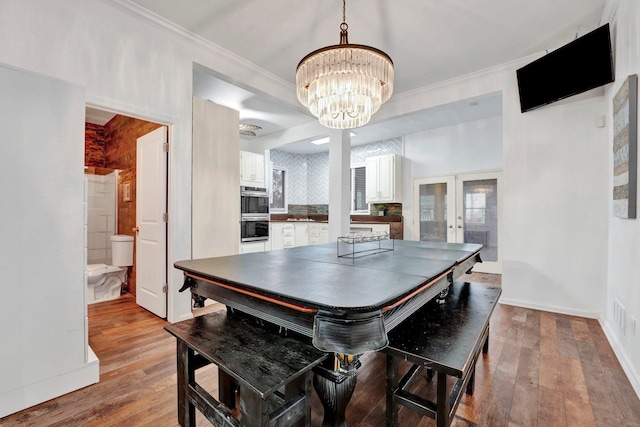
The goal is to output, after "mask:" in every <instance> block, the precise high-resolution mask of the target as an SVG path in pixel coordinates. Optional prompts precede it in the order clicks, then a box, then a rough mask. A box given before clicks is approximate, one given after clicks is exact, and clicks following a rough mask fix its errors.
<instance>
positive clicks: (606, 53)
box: [516, 24, 615, 113]
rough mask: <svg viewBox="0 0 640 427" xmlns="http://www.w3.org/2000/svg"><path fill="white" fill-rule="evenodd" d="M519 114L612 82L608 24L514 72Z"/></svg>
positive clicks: (612, 71) (612, 73)
mask: <svg viewBox="0 0 640 427" xmlns="http://www.w3.org/2000/svg"><path fill="white" fill-rule="evenodd" d="M516 74H517V78H518V91H519V93H520V110H521V111H522V112H523V113H524V112H525V111H529V110H533V109H535V108H538V107H541V106H543V105H547V104H550V103H552V102H555V101H559V100H561V99H563V98H567V97H569V96H572V95H577V94H579V93H582V92H586V91H588V90H591V89H594V88H596V87H599V86H602V85H604V84H607V83H611V82H612V81H613V80H614V77H615V76H614V70H613V54H612V51H611V35H610V33H609V24H605V25H603V26H601V27H599V28H597V29H595V30H593V31H591V32H590V33H587V34H585V35H584V36H582V37H579V38H577V39H575V40H574V41H572V42H570V43H567V44H566V45H564V46H562V47H560V48H558V49H556V50H554V51H553V52H551V53H549V54H547V55H545V56H543V57H542V58H540V59H537V60H535V61H533V62H532V63H530V64H527V65H525V66H524V67H522V68H520V69H519V70H517V71H516Z"/></svg>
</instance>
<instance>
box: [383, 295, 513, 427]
mask: <svg viewBox="0 0 640 427" xmlns="http://www.w3.org/2000/svg"><path fill="white" fill-rule="evenodd" d="M501 292H502V290H501V289H500V288H498V287H492V286H485V285H480V284H471V283H462V282H454V283H453V284H452V285H451V289H450V292H449V296H448V297H447V299H446V302H444V303H443V304H439V303H437V302H435V301H431V302H430V303H429V304H427V305H425V306H424V307H422V308H421V309H420V310H418V311H417V312H416V313H414V314H413V315H412V316H411V317H409V318H408V319H407V320H405V321H404V322H402V323H401V324H400V325H398V326H397V327H396V328H394V329H393V330H392V331H391V332H390V333H389V345H388V346H387V347H386V348H385V349H384V350H382V351H383V352H384V353H386V354H387V415H386V423H387V426H393V427H395V426H397V425H398V405H403V406H406V407H407V408H409V409H411V410H414V411H416V412H418V413H420V414H422V415H426V416H429V417H430V418H433V419H435V420H436V425H437V426H438V427H447V426H449V425H450V424H451V421H452V419H453V416H454V415H455V412H456V409H457V407H458V404H459V403H460V399H461V398H462V394H463V393H462V391H463V390H465V389H466V392H467V394H473V385H474V377H475V365H476V361H477V359H478V357H479V355H480V353H481V351H482V352H483V353H487V352H488V350H489V320H490V317H491V313H492V312H493V309H494V307H495V306H496V304H497V302H498V298H499V297H500V294H501ZM400 359H403V360H406V361H409V362H411V363H412V364H413V365H412V366H411V368H410V369H409V371H408V372H407V373H406V374H405V375H404V376H403V378H402V379H401V380H399V376H398V361H399V360H400ZM422 369H427V379H429V380H430V379H431V378H432V374H433V372H435V373H436V374H437V385H436V399H435V402H434V401H432V400H428V399H426V398H423V397H421V396H418V395H416V394H413V393H411V392H409V388H410V386H411V384H412V382H413V381H414V380H415V379H416V378H417V377H419V373H420V372H421V370H422ZM448 377H455V378H458V379H457V380H456V382H455V384H454V385H453V387H451V386H450V382H451V381H448Z"/></svg>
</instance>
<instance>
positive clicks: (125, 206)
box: [85, 107, 168, 318]
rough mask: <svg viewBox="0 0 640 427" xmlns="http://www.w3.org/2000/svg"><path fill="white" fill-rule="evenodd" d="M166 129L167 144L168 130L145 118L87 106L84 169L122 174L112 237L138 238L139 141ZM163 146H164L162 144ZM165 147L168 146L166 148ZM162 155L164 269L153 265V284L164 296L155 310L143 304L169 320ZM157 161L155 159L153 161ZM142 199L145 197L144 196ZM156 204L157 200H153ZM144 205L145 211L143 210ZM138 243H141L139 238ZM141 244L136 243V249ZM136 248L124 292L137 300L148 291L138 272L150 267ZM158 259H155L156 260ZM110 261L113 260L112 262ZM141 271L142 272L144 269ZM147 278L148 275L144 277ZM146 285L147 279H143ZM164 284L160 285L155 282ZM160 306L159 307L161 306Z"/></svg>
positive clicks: (163, 164)
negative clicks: (118, 235) (142, 290)
mask: <svg viewBox="0 0 640 427" xmlns="http://www.w3.org/2000/svg"><path fill="white" fill-rule="evenodd" d="M160 128H162V129H164V132H163V135H164V138H165V140H164V142H166V141H167V138H168V136H167V127H166V126H164V125H162V124H159V123H155V122H149V121H146V120H142V119H137V118H134V117H130V116H125V115H121V114H116V113H113V112H108V111H105V110H101V109H97V108H93V107H87V108H86V111H85V169H92V168H94V169H95V168H106V169H116V170H118V171H119V174H118V179H117V184H116V186H117V189H116V200H117V202H116V204H117V208H116V217H117V221H116V222H117V223H116V226H115V230H114V233H113V234H124V235H129V236H133V237H134V238H135V237H136V228H137V223H138V218H137V214H138V211H139V210H140V209H141V208H140V206H141V205H140V203H141V201H142V203H145V202H144V200H145V197H144V194H146V191H145V190H141V191H142V192H143V193H141V192H140V191H139V188H138V185H139V184H138V181H139V178H140V176H139V166H138V165H137V151H138V149H137V144H138V142H137V140H138V138H140V137H143V136H144V135H147V134H149V133H150V132H153V131H156V130H158V129H160ZM160 147H163V143H161V145H160ZM165 147H166V146H165ZM161 151H162V152H163V153H162V154H163V156H164V157H163V158H164V160H162V161H160V163H159V165H158V166H159V170H157V171H159V173H160V174H161V180H160V183H159V185H160V186H161V188H162V191H161V194H162V196H163V197H162V199H163V200H164V202H163V207H162V212H161V214H160V216H161V218H162V220H163V224H162V227H160V229H161V234H162V235H161V236H157V237H158V238H159V241H162V243H161V244H160V246H161V248H162V250H161V254H162V258H163V261H162V265H164V266H165V267H164V269H162V270H161V269H159V268H158V265H159V264H158V263H157V262H155V261H152V262H150V263H149V264H153V266H154V267H153V269H154V271H156V272H157V274H156V276H158V277H156V278H157V279H158V280H154V285H155V286H156V287H157V289H158V290H159V292H160V293H161V294H162V295H161V297H160V299H161V300H162V302H161V303H160V304H158V303H157V299H156V304H155V305H154V308H153V310H152V309H149V308H148V307H146V306H145V305H144V304H141V305H142V306H143V307H145V308H147V309H148V310H149V311H151V312H153V313H154V314H156V315H158V316H159V317H163V318H164V317H166V315H167V314H166V313H167V294H166V292H165V289H166V287H165V286H164V285H165V284H167V274H168V273H167V265H166V264H167V262H166V260H167V244H166V242H167V226H166V225H167V223H166V221H165V219H166V216H163V215H164V214H166V212H167V206H166V200H167V188H168V186H167V183H168V162H167V160H166V159H167V157H168V156H167V153H166V152H165V151H164V149H163V148H161ZM154 162H155V160H154ZM141 196H142V197H141ZM154 201H157V199H155V198H154ZM144 209H145V208H144V205H142V210H144ZM136 240H138V239H137V238H136ZM137 246H138V242H137V241H136V247H137ZM137 252H138V250H137V248H136V249H135V250H134V262H133V266H131V267H128V281H127V284H126V286H125V288H124V290H125V291H126V292H128V293H130V294H132V295H133V296H136V297H137V294H138V293H139V291H140V290H141V289H147V290H148V289H149V288H150V287H149V285H148V283H141V280H140V279H144V277H142V276H140V275H138V273H137V272H138V271H141V272H142V273H144V271H146V270H148V269H149V268H148V267H144V265H143V264H142V262H141V260H140V256H139V254H138V253H137ZM154 259H155V258H154ZM109 261H110V260H109ZM141 268H142V269H141ZM159 276H161V277H159ZM145 277H146V276H145ZM142 282H144V280H142ZM156 282H161V283H156ZM160 305H161V307H160V308H159V306H160Z"/></svg>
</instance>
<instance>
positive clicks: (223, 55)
mask: <svg viewBox="0 0 640 427" xmlns="http://www.w3.org/2000/svg"><path fill="white" fill-rule="evenodd" d="M101 1H102V2H103V3H105V4H107V5H109V6H111V7H113V8H114V9H117V10H119V11H121V12H123V13H125V14H127V15H129V16H131V17H133V18H135V19H138V20H139V21H141V22H144V23H145V24H148V25H150V26H153V27H155V28H157V29H160V30H162V31H164V32H166V33H167V34H169V35H171V36H174V37H176V38H178V39H180V40H182V41H183V42H186V43H188V44H190V45H192V46H194V47H197V48H199V49H200V50H202V51H204V52H205V53H207V54H209V55H212V57H214V58H215V62H216V63H224V64H226V65H228V66H229V67H230V68H240V69H244V70H247V72H248V74H251V75H254V76H255V75H257V76H259V77H260V78H261V79H262V80H264V81H266V82H267V83H268V84H269V85H271V86H275V87H279V88H280V90H283V91H285V93H286V92H291V91H293V92H295V85H294V84H293V83H291V82H288V81H286V80H284V79H282V78H280V77H278V76H276V75H275V74H273V73H270V72H269V71H267V70H265V69H264V68H261V67H259V66H257V65H256V64H254V63H253V62H250V61H248V60H247V59H245V58H243V57H241V56H239V55H236V54H235V53H233V52H230V51H229V50H227V49H224V48H223V47H221V46H218V45H216V44H215V43H213V42H211V41H209V40H207V39H205V38H204V37H202V36H199V35H198V34H195V33H192V32H191V31H188V30H186V29H184V28H182V27H181V26H179V25H177V24H175V23H173V22H171V21H169V20H167V19H166V18H163V17H162V16H160V15H158V14H156V13H153V12H151V11H150V10H148V9H145V8H143V7H141V6H140V5H138V4H136V3H134V2H132V1H130V0H101ZM201 65H204V66H205V67H207V68H210V67H208V66H207V65H206V64H201ZM214 71H216V72H218V73H219V74H221V75H227V74H226V73H224V72H222V71H219V70H214Z"/></svg>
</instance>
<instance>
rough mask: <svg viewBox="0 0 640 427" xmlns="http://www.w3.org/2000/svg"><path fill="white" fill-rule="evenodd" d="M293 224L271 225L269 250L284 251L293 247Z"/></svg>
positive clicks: (272, 223)
mask: <svg viewBox="0 0 640 427" xmlns="http://www.w3.org/2000/svg"><path fill="white" fill-rule="evenodd" d="M293 234H294V229H293V224H286V223H283V222H271V223H269V243H270V245H269V249H270V250H272V251H273V250H276V249H284V248H292V247H293Z"/></svg>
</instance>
